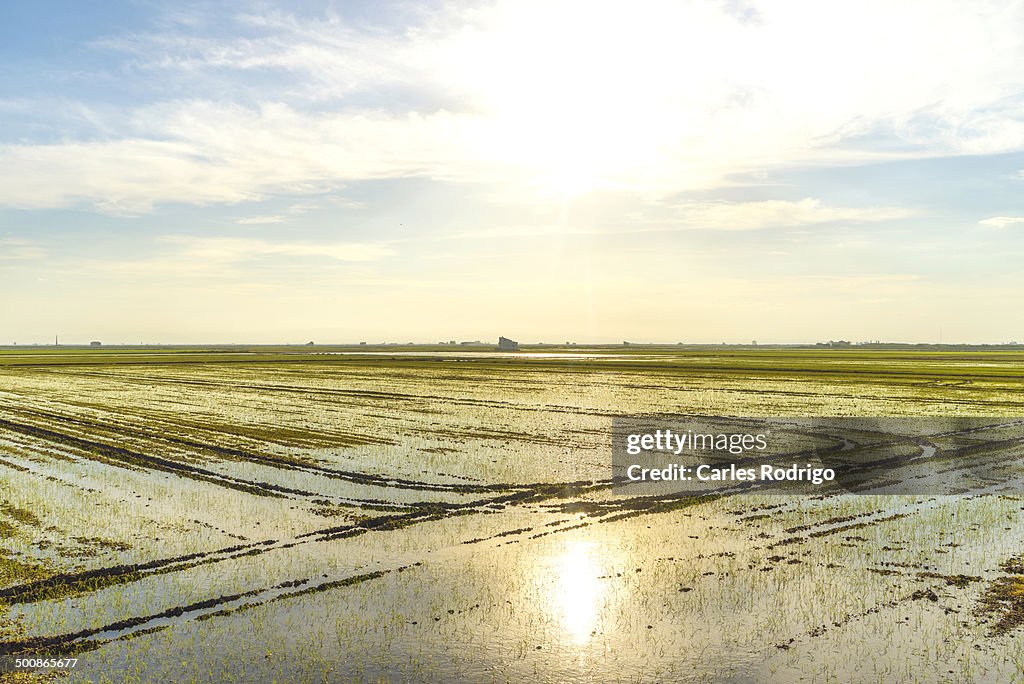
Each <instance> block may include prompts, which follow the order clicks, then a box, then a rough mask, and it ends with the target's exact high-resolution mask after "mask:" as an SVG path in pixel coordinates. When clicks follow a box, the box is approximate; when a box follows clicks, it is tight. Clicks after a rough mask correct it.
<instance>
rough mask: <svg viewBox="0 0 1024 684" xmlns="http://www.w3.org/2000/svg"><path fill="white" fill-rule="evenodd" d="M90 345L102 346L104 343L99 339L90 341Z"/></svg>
mask: <svg viewBox="0 0 1024 684" xmlns="http://www.w3.org/2000/svg"><path fill="white" fill-rule="evenodd" d="M89 346H90V347H102V346H103V343H102V342H100V341H99V340H93V341H92V342H90V343H89Z"/></svg>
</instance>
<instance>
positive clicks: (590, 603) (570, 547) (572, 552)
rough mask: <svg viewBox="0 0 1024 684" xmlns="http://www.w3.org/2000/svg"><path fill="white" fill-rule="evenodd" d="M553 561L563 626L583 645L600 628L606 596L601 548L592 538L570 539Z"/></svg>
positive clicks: (556, 598)
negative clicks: (588, 539)
mask: <svg viewBox="0 0 1024 684" xmlns="http://www.w3.org/2000/svg"><path fill="white" fill-rule="evenodd" d="M554 561H555V562H554V564H553V567H552V568H551V569H550V570H551V572H553V573H554V575H555V576H554V580H555V581H554V583H553V586H554V591H555V596H554V604H555V605H556V606H557V608H558V614H559V618H560V620H561V626H562V628H563V629H564V630H565V632H566V634H567V635H568V637H569V639H571V640H572V642H573V643H575V644H577V645H583V644H585V643H587V642H588V641H589V640H590V637H591V634H592V633H593V632H594V630H595V629H597V618H598V613H599V611H600V609H601V607H602V604H603V602H604V600H605V585H604V583H603V582H602V581H601V580H600V579H599V577H600V576H601V575H602V574H603V568H602V563H601V562H600V555H599V550H598V549H597V547H596V545H595V544H593V543H592V542H570V543H568V544H566V546H565V549H564V551H563V552H562V553H561V555H559V556H557V557H555V559H554Z"/></svg>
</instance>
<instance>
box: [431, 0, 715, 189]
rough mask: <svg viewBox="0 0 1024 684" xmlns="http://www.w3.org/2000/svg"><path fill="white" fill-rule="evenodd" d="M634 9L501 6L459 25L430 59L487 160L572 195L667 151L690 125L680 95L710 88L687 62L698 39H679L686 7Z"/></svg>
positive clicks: (690, 21) (689, 20)
mask: <svg viewBox="0 0 1024 684" xmlns="http://www.w3.org/2000/svg"><path fill="white" fill-rule="evenodd" d="M642 5H643V6H642V7H641V8H638V9H635V10H634V9H633V8H631V9H630V10H629V11H625V10H624V9H623V7H622V6H619V5H611V4H603V3H579V2H552V3H545V4H543V5H538V4H534V3H521V4H518V3H513V4H511V5H501V6H499V8H498V9H496V10H495V12H494V14H493V15H489V16H487V17H486V19H484V20H478V21H477V22H476V23H472V24H470V25H467V26H466V27H465V28H464V29H463V31H462V32H461V33H460V34H459V37H458V39H456V40H455V41H454V42H453V43H451V44H449V46H448V51H447V54H446V55H445V56H444V57H442V60H443V61H444V62H445V63H446V65H447V66H446V67H445V68H446V71H447V73H448V74H449V75H450V76H451V78H453V79H454V80H455V81H456V82H457V84H458V85H459V87H460V88H462V89H464V90H465V92H466V93H467V94H468V95H469V97H470V98H471V99H473V100H474V101H475V103H476V104H477V106H478V107H479V110H480V113H481V115H482V116H483V117H485V119H486V126H487V129H488V131H489V133H488V135H487V137H488V139H489V147H490V148H491V152H492V155H493V156H494V158H495V159H496V160H498V161H501V162H504V163H506V164H509V165H511V166H513V167H517V168H519V169H521V170H522V172H523V173H525V174H526V175H527V177H528V179H529V180H530V181H531V182H532V183H534V184H535V185H538V186H541V187H546V188H548V189H549V190H551V191H554V192H557V193H562V194H568V195H576V194H581V193H585V192H590V191H594V190H599V189H604V188H615V187H617V186H618V185H619V184H620V183H621V182H622V181H623V180H624V179H628V178H629V177H630V176H631V175H635V174H638V173H645V172H648V171H649V170H650V169H652V168H656V167H657V166H658V163H659V160H660V159H661V158H662V157H663V156H664V155H665V154H666V150H667V149H669V148H674V147H678V144H679V141H680V139H681V138H685V137H686V135H688V131H689V130H691V129H692V126H691V125H690V124H691V123H696V122H691V121H688V120H687V114H686V112H687V109H688V104H689V100H690V98H691V97H692V96H697V97H705V96H707V95H708V94H711V95H712V96H714V95H716V94H717V93H718V92H719V90H720V87H719V86H718V85H717V84H715V83H713V82H704V81H705V76H702V75H701V71H700V70H699V69H697V68H696V66H697V65H696V64H695V63H694V60H695V59H697V58H698V56H699V54H700V52H701V50H702V46H703V44H704V42H705V41H706V40H707V39H706V37H705V38H701V37H700V36H694V35H689V34H691V33H692V31H691V30H690V27H691V26H693V25H694V24H695V23H696V21H695V18H694V17H692V16H689V15H688V14H687V12H692V11H693V10H681V9H679V7H678V6H676V5H674V4H665V3H642ZM681 80H682V81H686V82H687V83H688V86H687V89H686V90H687V92H686V93H684V95H683V97H682V100H681V99H680V92H679V87H678V84H679V83H680V81H681ZM698 109H699V108H698Z"/></svg>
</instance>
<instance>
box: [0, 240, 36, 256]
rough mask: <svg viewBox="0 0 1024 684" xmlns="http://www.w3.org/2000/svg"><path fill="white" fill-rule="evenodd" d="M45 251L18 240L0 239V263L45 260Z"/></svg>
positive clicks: (27, 241)
mask: <svg viewBox="0 0 1024 684" xmlns="http://www.w3.org/2000/svg"><path fill="white" fill-rule="evenodd" d="M45 258H46V250H44V249H43V248H42V247H40V246H39V245H37V244H36V243H34V242H32V241H31V240H22V239H19V238H0V261H34V260H37V259H45Z"/></svg>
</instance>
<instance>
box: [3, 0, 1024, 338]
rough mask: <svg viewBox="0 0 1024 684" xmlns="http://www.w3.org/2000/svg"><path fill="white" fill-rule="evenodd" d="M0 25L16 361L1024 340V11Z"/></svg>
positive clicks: (61, 19)
mask: <svg viewBox="0 0 1024 684" xmlns="http://www.w3.org/2000/svg"><path fill="white" fill-rule="evenodd" d="M166 4H168V3H161V2H155V1H154V2H146V1H139V2H113V1H110V2H102V3H82V2H79V1H78V0H68V1H67V2H47V1H40V2H33V3H14V2H5V3H2V4H0V293H2V294H0V343H10V342H13V341H17V342H19V343H21V344H25V343H31V342H44V341H49V340H52V339H53V335H54V334H55V333H59V334H60V335H61V337H62V340H65V341H68V342H72V341H88V340H91V339H100V340H103V341H105V342H110V343H117V342H133V343H134V342H140V341H145V342H214V341H219V342H231V341H237V342H243V341H249V342H303V341H306V340H310V339H312V340H316V341H318V342H343V341H358V340H369V341H382V340H391V341H403V342H404V341H410V340H412V341H436V340H440V339H450V338H457V339H477V338H480V339H491V338H496V337H497V336H498V335H499V334H504V335H507V336H510V337H513V338H516V339H519V340H523V341H547V342H555V341H564V340H567V339H573V340H581V341H584V340H594V341H614V340H622V339H630V340H637V341H680V340H682V341H687V342H702V341H707V342H720V341H729V342H741V341H742V342H745V341H749V340H751V339H757V340H759V341H762V342H789V341H815V340H819V339H830V338H831V339H839V338H844V339H852V340H865V339H883V340H894V341H935V340H937V339H938V338H939V335H940V331H941V335H942V339H943V340H944V341H947V342H953V341H969V342H981V341H991V342H1001V341H1008V340H1020V341H1024V304H1022V300H1024V258H1022V257H1024V4H1022V3H1021V2H984V1H972V2H963V1H962V0H957V1H956V2H952V1H945V0H924V1H922V2H896V1H893V0H884V1H881V2H870V1H866V2H857V3H849V2H843V3H841V2H821V1H820V0H808V1H807V2H802V1H793V2H781V1H773V0H770V1H764V2H744V1H743V0H723V1H719V2H681V1H673V2H645V1H644V0H633V1H631V2H628V3H627V2H621V1H616V2H607V3H605V2H597V1H594V0H579V1H562V0H543V1H540V2H532V1H530V0H511V1H509V2H502V1H499V2H492V3H468V2H467V3H461V2H436V3H431V2H408V3H383V2H369V1H368V2H327V3H322V2H281V3H272V2H262V3H252V4H250V5H248V9H242V7H243V5H242V3H236V2H232V3H215V2H197V3H178V4H177V6H176V7H175V8H174V9H168V8H167V7H166V6H165V5H166Z"/></svg>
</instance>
